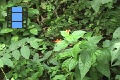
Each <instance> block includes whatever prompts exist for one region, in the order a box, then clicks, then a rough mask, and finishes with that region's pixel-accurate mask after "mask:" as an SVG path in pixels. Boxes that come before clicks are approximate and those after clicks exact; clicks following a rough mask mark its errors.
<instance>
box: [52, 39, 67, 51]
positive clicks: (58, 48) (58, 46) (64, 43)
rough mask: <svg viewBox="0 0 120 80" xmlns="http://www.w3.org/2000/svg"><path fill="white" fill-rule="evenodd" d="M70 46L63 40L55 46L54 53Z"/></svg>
mask: <svg viewBox="0 0 120 80" xmlns="http://www.w3.org/2000/svg"><path fill="white" fill-rule="evenodd" d="M68 45H69V44H68V43H67V42H66V41H65V40H62V41H60V42H58V43H56V44H55V46H54V50H53V51H60V50H62V49H65V48H66V47H67V46H68Z"/></svg>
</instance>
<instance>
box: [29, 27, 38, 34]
mask: <svg viewBox="0 0 120 80" xmlns="http://www.w3.org/2000/svg"><path fill="white" fill-rule="evenodd" d="M30 32H31V33H32V34H34V35H37V34H38V30H37V29H36V28H32V29H30Z"/></svg>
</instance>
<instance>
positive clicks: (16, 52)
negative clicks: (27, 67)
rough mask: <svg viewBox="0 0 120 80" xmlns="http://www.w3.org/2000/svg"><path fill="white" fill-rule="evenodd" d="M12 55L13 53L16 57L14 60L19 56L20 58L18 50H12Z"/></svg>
mask: <svg viewBox="0 0 120 80" xmlns="http://www.w3.org/2000/svg"><path fill="white" fill-rule="evenodd" d="M12 55H13V57H14V58H15V59H16V60H19V58H20V56H21V55H20V52H19V50H14V51H13V52H12Z"/></svg>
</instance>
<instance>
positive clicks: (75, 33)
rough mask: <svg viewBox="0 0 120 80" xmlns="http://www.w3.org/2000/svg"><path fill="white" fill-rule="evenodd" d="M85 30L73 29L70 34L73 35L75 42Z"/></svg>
mask: <svg viewBox="0 0 120 80" xmlns="http://www.w3.org/2000/svg"><path fill="white" fill-rule="evenodd" d="M85 33H86V32H85V31H82V30H77V31H74V32H73V33H72V34H71V36H72V37H73V39H74V41H75V42H77V40H78V39H79V38H81V37H82V36H83V35H84V34H85Z"/></svg>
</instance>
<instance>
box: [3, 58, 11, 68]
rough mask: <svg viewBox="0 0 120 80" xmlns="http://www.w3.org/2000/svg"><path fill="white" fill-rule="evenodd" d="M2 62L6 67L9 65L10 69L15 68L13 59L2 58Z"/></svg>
mask: <svg viewBox="0 0 120 80" xmlns="http://www.w3.org/2000/svg"><path fill="white" fill-rule="evenodd" d="M1 60H2V61H3V63H4V65H7V66H9V67H13V62H12V61H11V59H9V58H7V57H4V56H3V57H2V58H1Z"/></svg>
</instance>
